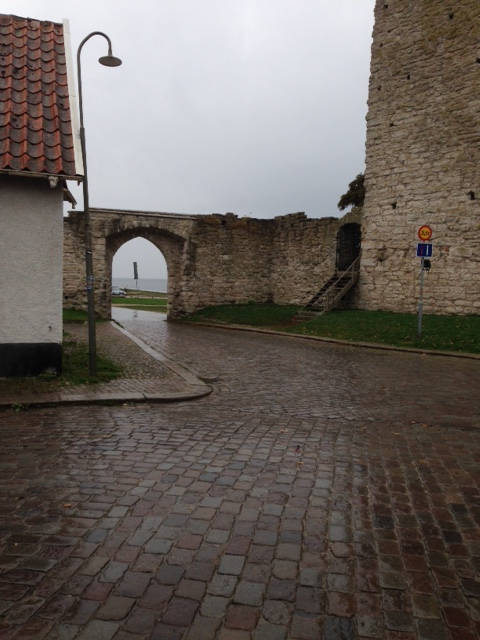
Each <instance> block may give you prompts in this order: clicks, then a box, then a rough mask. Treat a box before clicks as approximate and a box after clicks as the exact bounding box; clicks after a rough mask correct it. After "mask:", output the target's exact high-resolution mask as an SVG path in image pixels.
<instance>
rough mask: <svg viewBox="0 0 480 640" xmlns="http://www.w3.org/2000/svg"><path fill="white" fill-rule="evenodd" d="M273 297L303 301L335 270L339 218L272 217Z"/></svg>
mask: <svg viewBox="0 0 480 640" xmlns="http://www.w3.org/2000/svg"><path fill="white" fill-rule="evenodd" d="M273 223H274V225H273V226H274V232H273V246H272V276H271V287H272V300H273V301H274V302H276V303H278V304H306V303H307V302H308V301H309V300H310V299H311V298H312V297H313V296H314V295H315V293H317V292H318V291H319V289H320V288H321V286H322V285H323V283H324V282H326V281H327V280H328V279H329V278H330V277H331V275H332V274H333V273H334V271H335V253H336V235H337V231H338V228H339V221H338V218H307V217H306V215H305V214H304V213H297V214H292V215H287V216H280V217H277V218H274V220H273Z"/></svg>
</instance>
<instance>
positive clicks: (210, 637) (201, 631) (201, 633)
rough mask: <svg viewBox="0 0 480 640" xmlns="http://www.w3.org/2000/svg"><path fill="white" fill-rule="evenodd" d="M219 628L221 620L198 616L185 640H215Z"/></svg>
mask: <svg viewBox="0 0 480 640" xmlns="http://www.w3.org/2000/svg"><path fill="white" fill-rule="evenodd" d="M219 626H220V620H218V619H217V618H205V617H204V616H202V615H198V614H197V616H196V617H195V620H194V621H193V624H192V626H191V627H190V629H189V630H188V632H187V635H186V638H185V640H214V638H215V636H216V633H217V629H218V627H219Z"/></svg>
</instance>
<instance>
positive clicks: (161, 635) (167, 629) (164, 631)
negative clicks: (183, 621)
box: [151, 623, 185, 640]
mask: <svg viewBox="0 0 480 640" xmlns="http://www.w3.org/2000/svg"><path fill="white" fill-rule="evenodd" d="M184 634H185V627H172V626H171V625H167V624H163V623H160V624H157V625H155V627H154V629H153V631H152V635H151V640H182V638H183V636H184Z"/></svg>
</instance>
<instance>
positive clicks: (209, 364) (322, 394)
mask: <svg viewBox="0 0 480 640" xmlns="http://www.w3.org/2000/svg"><path fill="white" fill-rule="evenodd" d="M117 312H118V316H117V317H118V319H119V320H120V322H122V324H124V325H125V326H126V328H127V329H128V330H129V331H131V332H132V333H134V334H135V335H137V336H139V337H140V338H142V340H144V341H145V342H147V343H149V344H150V345H151V346H153V347H155V348H158V349H161V350H162V351H163V352H164V353H165V354H166V355H168V356H169V357H171V358H174V359H177V360H178V361H179V362H181V363H183V364H185V365H187V366H190V367H191V368H192V369H194V370H195V371H196V372H198V373H199V374H200V375H202V376H204V377H206V378H208V379H213V378H217V380H216V381H215V382H213V383H212V385H213V387H214V391H213V393H212V394H211V395H210V396H208V397H205V398H203V399H200V400H196V401H192V402H181V403H177V404H168V405H145V404H144V405H125V406H115V407H59V408H48V409H36V410H30V411H25V412H19V413H15V412H13V411H4V412H2V413H0V439H1V447H0V477H1V488H0V490H1V494H0V546H1V549H0V554H1V555H0V614H1V616H2V622H1V623H0V639H5V638H13V637H15V638H21V639H24V638H25V639H27V638H39V639H42V638H48V639H49V640H50V639H56V640H71V639H81V640H110V639H112V638H114V639H115V640H140V639H147V638H148V639H152V640H180V639H183V640H214V639H215V640H287V639H289V638H291V639H295V640H296V639H305V640H313V639H316V638H318V639H322V640H342V639H344V640H349V639H353V638H356V639H358V638H362V639H367V638H385V639H387V640H414V639H415V640H417V639H418V640H475V639H476V638H478V637H479V636H480V489H479V486H480V466H479V465H480V398H479V396H480V393H479V389H480V362H478V361H474V360H468V359H457V358H444V357H432V356H422V355H417V354H405V353H395V352H387V351H376V350H369V349H357V348H352V347H346V346H339V345H336V346H335V345H330V344H325V343H319V342H310V341H306V340H299V339H292V338H288V337H276V336H267V335H261V334H253V333H244V332H233V331H227V330H221V329H209V328H202V327H194V326H191V325H181V324H173V323H166V322H162V321H161V320H160V319H159V317H158V316H154V317H153V319H151V318H152V315H153V314H149V313H146V312H138V313H135V314H133V313H132V312H131V311H128V310H127V311H125V310H116V312H115V313H116V314H117Z"/></svg>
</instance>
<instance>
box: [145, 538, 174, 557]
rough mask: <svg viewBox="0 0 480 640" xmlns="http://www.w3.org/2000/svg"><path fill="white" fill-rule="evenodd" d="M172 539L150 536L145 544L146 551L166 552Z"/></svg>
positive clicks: (170, 545) (170, 546)
mask: <svg viewBox="0 0 480 640" xmlns="http://www.w3.org/2000/svg"><path fill="white" fill-rule="evenodd" d="M172 544H173V543H172V541H171V540H166V539H165V538H155V537H154V538H150V540H149V541H148V542H147V544H146V545H145V551H146V553H159V554H167V553H168V552H169V551H170V549H171V548H172Z"/></svg>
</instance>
